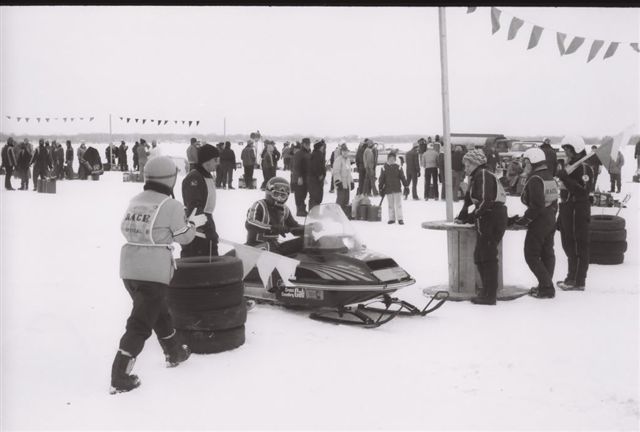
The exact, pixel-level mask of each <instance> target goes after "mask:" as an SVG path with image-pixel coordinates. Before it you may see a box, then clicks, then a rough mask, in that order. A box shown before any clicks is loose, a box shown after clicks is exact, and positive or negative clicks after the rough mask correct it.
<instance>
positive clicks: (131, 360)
mask: <svg viewBox="0 0 640 432" xmlns="http://www.w3.org/2000/svg"><path fill="white" fill-rule="evenodd" d="M135 362H136V359H135V357H131V355H129V353H127V352H125V351H122V350H118V352H117V353H116V357H115V358H114V359H113V365H112V366H111V388H110V389H109V393H111V394H116V393H123V392H128V391H130V390H133V389H134V388H136V387H138V386H140V379H139V378H138V377H137V376H136V375H129V372H131V369H133V365H134V364H135Z"/></svg>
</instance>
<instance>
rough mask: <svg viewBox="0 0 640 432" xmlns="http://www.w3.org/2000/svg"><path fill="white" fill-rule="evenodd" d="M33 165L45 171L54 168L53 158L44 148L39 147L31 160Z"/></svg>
mask: <svg viewBox="0 0 640 432" xmlns="http://www.w3.org/2000/svg"><path fill="white" fill-rule="evenodd" d="M31 164H32V165H34V166H35V167H37V168H38V169H40V170H45V169H47V168H51V167H52V165H53V164H52V161H51V156H50V155H49V152H48V151H47V149H46V148H45V147H44V146H38V147H37V148H36V151H35V152H34V153H33V157H32V158H31Z"/></svg>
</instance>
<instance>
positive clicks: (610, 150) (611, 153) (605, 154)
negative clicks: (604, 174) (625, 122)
mask: <svg viewBox="0 0 640 432" xmlns="http://www.w3.org/2000/svg"><path fill="white" fill-rule="evenodd" d="M635 126H636V125H635V124H632V125H629V126H627V127H626V128H625V129H624V130H622V131H621V132H619V133H618V134H617V135H616V136H614V137H613V138H611V137H608V138H607V139H606V140H603V142H602V145H600V147H598V148H597V149H596V151H595V154H596V155H597V156H598V159H600V162H601V163H602V165H603V166H604V167H605V168H606V169H607V171H609V170H610V168H612V162H615V161H616V160H617V158H618V152H619V151H620V148H621V147H623V146H625V145H627V143H628V142H629V139H630V138H631V136H632V135H633V130H634V129H635Z"/></svg>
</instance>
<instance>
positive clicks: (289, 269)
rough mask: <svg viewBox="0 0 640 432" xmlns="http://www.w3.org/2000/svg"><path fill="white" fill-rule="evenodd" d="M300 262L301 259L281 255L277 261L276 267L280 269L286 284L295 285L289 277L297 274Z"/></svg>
mask: <svg viewBox="0 0 640 432" xmlns="http://www.w3.org/2000/svg"><path fill="white" fill-rule="evenodd" d="M298 264H300V261H298V260H294V259H291V258H287V257H285V256H283V257H280V259H279V260H278V262H277V263H276V269H277V270H278V273H280V277H281V278H282V281H283V282H284V284H285V285H287V286H291V285H293V282H291V281H290V280H289V279H291V278H292V277H294V276H295V274H296V267H298Z"/></svg>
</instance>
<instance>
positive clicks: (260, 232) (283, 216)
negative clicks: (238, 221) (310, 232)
mask: <svg viewBox="0 0 640 432" xmlns="http://www.w3.org/2000/svg"><path fill="white" fill-rule="evenodd" d="M290 190H291V189H290V186H289V182H288V181H286V180H285V179H283V178H282V177H273V178H271V179H270V180H269V181H268V182H267V184H266V186H265V198H263V199H261V200H258V201H256V202H255V203H253V205H252V206H251V207H250V208H249V210H248V211H247V220H246V222H245V228H246V229H247V243H246V244H247V245H249V246H255V247H259V248H261V249H265V250H268V251H271V252H276V253H279V254H282V255H290V254H292V253H295V252H297V251H299V250H301V249H302V246H303V243H302V238H301V237H299V238H296V239H294V240H289V241H286V242H283V243H279V242H278V237H279V236H283V237H284V236H285V235H286V233H289V232H290V233H292V234H293V235H294V236H302V235H303V234H304V227H303V226H302V225H300V224H299V223H298V222H297V221H296V220H295V218H294V217H293V215H292V214H291V210H289V207H287V205H286V203H287V199H288V198H289V194H290Z"/></svg>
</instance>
